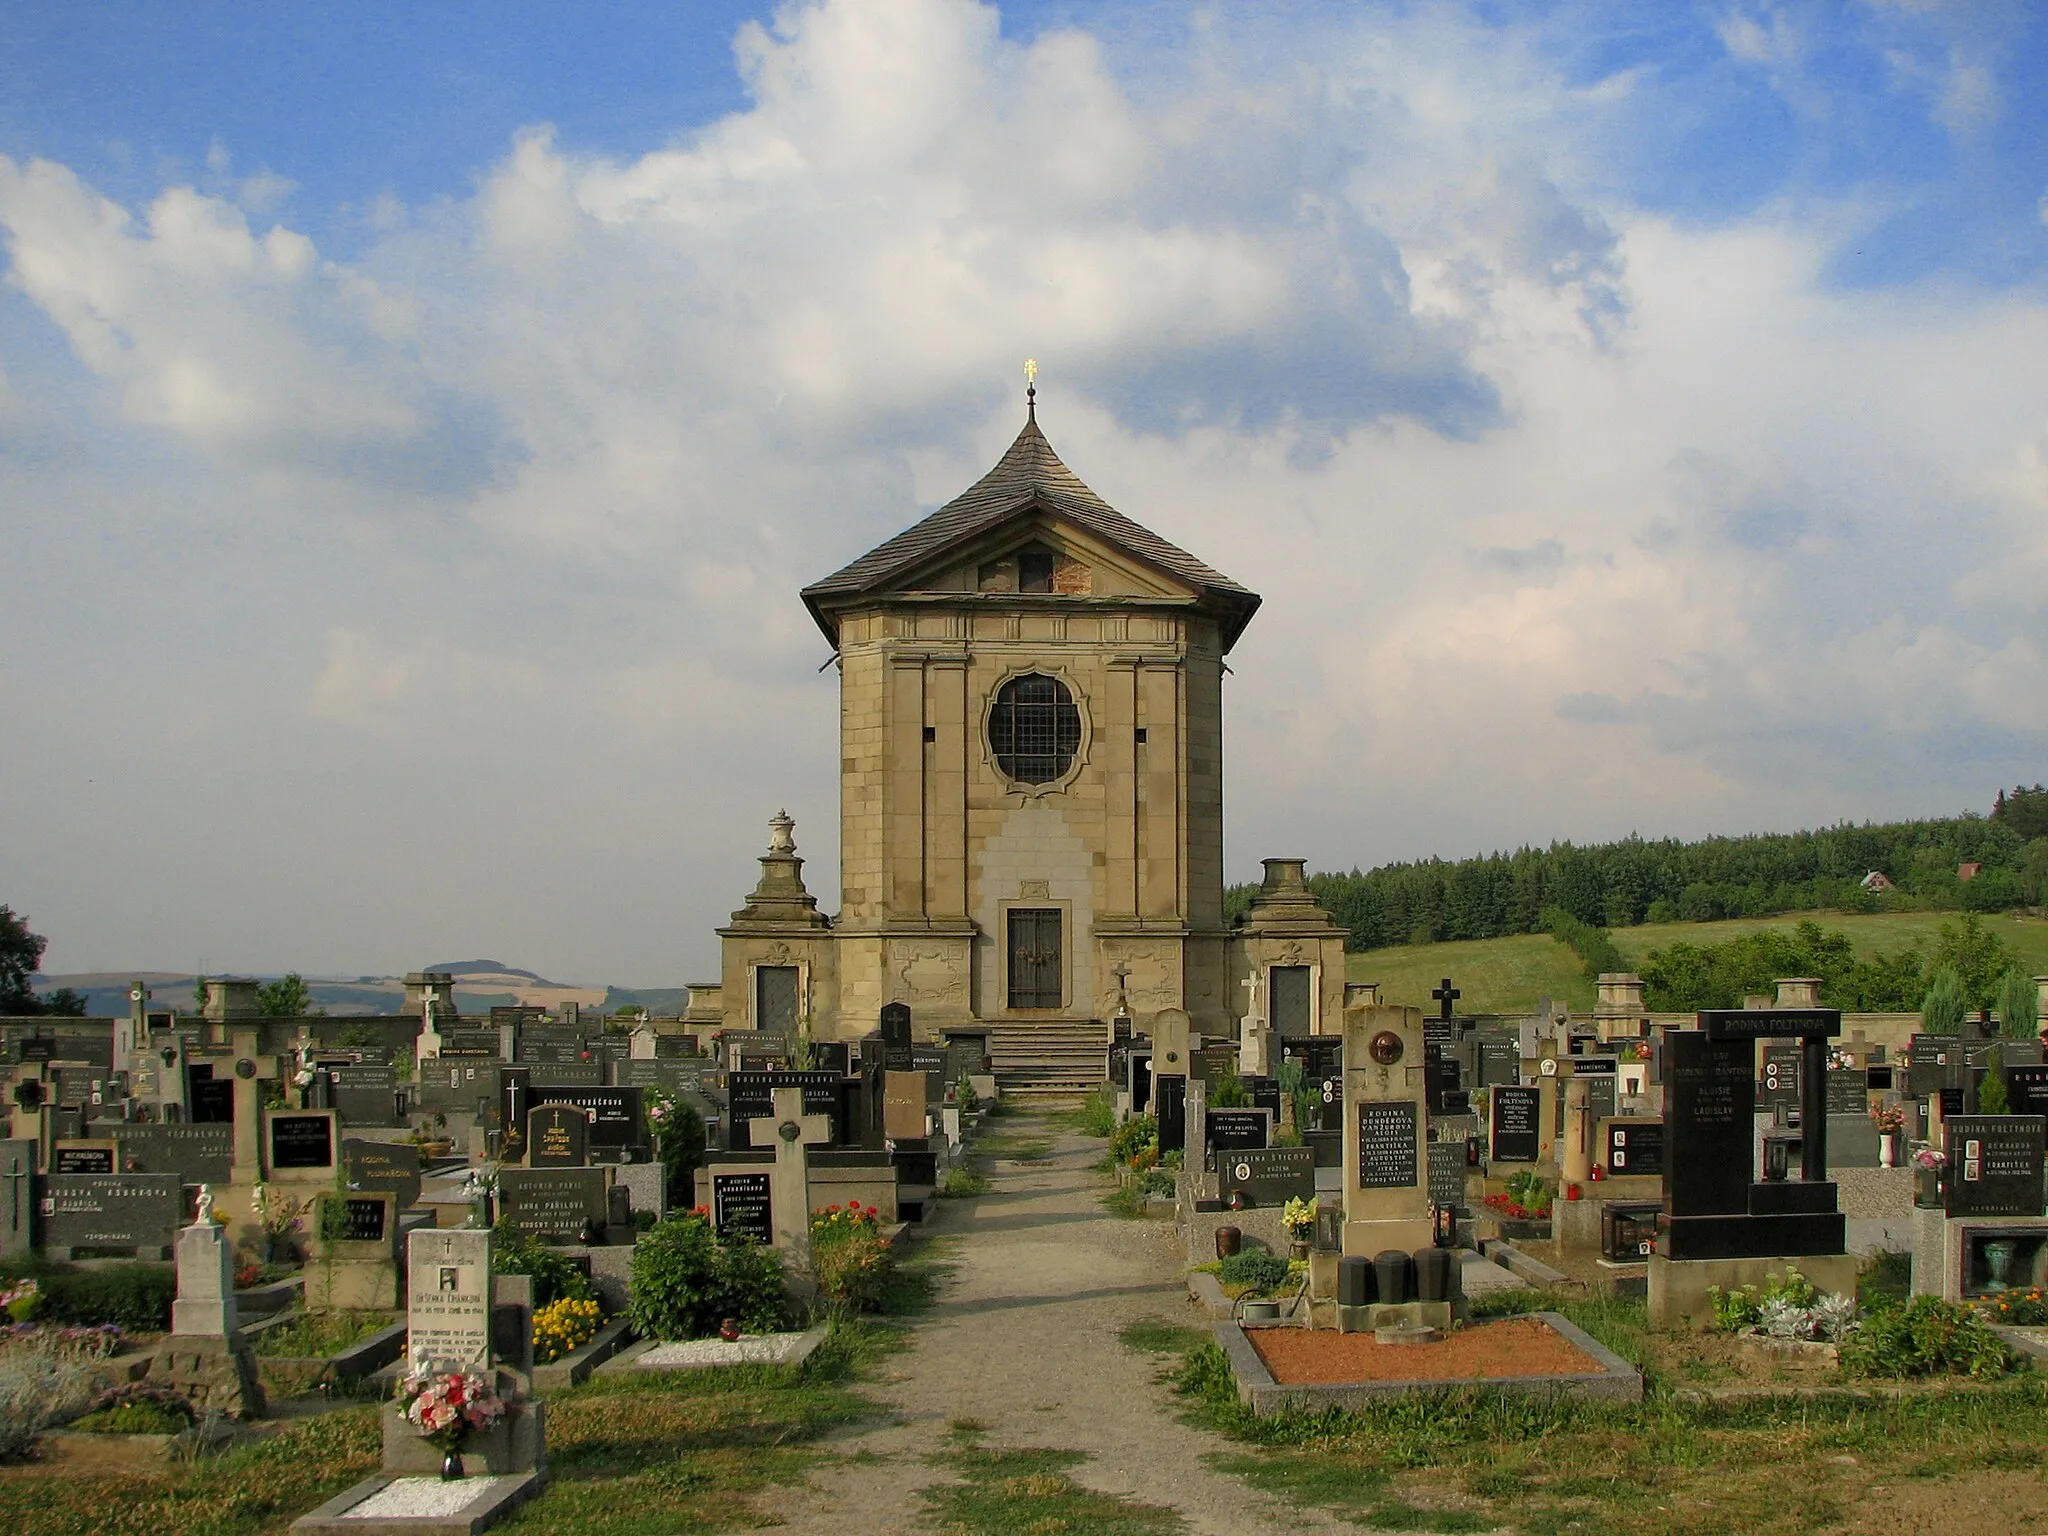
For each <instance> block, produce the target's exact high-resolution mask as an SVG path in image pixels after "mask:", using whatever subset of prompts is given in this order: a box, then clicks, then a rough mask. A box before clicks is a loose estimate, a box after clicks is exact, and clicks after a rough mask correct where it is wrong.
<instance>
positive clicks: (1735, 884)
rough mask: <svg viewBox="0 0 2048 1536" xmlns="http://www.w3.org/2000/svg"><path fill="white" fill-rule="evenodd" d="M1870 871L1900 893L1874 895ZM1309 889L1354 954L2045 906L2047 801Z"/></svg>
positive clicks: (1505, 860)
mask: <svg viewBox="0 0 2048 1536" xmlns="http://www.w3.org/2000/svg"><path fill="white" fill-rule="evenodd" d="M1966 864H1976V865H1978V866H1979V868H1978V870H1977V871H1976V872H1975V874H1974V875H1973V876H1972V877H1971V878H1969V879H1963V878H1961V877H1960V876H1959V873H1958V871H1959V870H1960V869H1961V868H1962V866H1964V865H1966ZM1873 870H1874V871H1877V872H1879V873H1882V874H1883V875H1884V876H1885V877H1886V879H1888V880H1889V881H1890V882H1891V884H1892V886H1893V889H1892V890H1890V891H1886V892H1881V893H1878V892H1871V891H1868V890H1866V889H1864V886H1863V881H1864V878H1865V877H1866V876H1867V875H1869V874H1870V873H1871V872H1872V871H1873ZM1309 887H1310V889H1311V890H1313V891H1314V892H1315V895H1316V899H1317V900H1318V901H1319V902H1321V903H1322V905H1323V906H1324V907H1325V908H1326V909H1327V910H1328V911H1329V913H1330V915H1331V916H1332V917H1334V918H1335V919H1336V920H1337V922H1338V923H1340V924H1342V925H1343V926H1344V927H1346V928H1348V929H1350V930H1351V937H1350V939H1349V941H1348V947H1349V948H1351V949H1354V950H1362V949H1379V948H1383V947H1385V946H1387V945H1390V944H1424V943H1443V942H1446V941H1450V940H1458V939H1493V938H1500V937H1502V936H1504V935H1507V934H1514V933H1539V932H1545V931H1548V930H1549V928H1550V926H1551V925H1550V924H1549V923H1548V922H1547V921H1546V919H1545V916H1544V914H1545V912H1546V911H1547V910H1548V909H1551V908H1557V909H1561V910H1562V911H1564V912H1566V913H1569V914H1570V915H1571V916H1572V917H1575V918H1577V919H1578V920H1579V921H1581V922H1584V923H1587V924H1591V925H1594V926H1598V927H1606V928H1626V927H1634V926H1635V925H1636V924H1638V923H1668V922H1680V921H1697V922H1711V921H1714V920H1716V919H1719V918H1729V917H1770V916H1775V915H1778V914H1780V913H1785V912H1803V911H1818V910H1836V911H1851V912H1856V911H1863V912H1882V911H1887V910H1913V909H1933V910H1953V911H1972V912H2002V911H2006V910H2009V909H2011V908H2013V907H2016V906H2021V905H2026V904H2039V903H2042V902H2044V901H2048V789H2044V788H2043V787H2042V786H2041V785H2039V784H2036V785H2035V786H2034V787H2033V788H2032V789H2027V788H2024V787H2018V788H2014V789H2012V790H2002V791H2000V793H1999V796H1998V799H1997V801H1996V802H1995V803H1994V805H1993V808H1992V812H1991V814H1990V815H1989V816H1980V815H1975V814H1969V815H1963V816H1955V817H1950V818H1946V819H1941V820H1930V821H1902V822H1888V823H1870V822H1866V823H1864V824H1863V825H1861V826H1855V825H1850V824H1846V823H1845V824H1843V825H1841V826H1836V827H1828V828H1825V829H1823V830H1820V831H1814V832H1785V833H1758V834H1751V835H1749V836H1744V837H1709V838H1702V839H1701V840H1700V841H1698V842H1690V843H1689V842H1682V841H1680V840H1678V839H1676V838H1663V839H1660V840H1658V841H1654V842H1651V841H1646V840H1645V839H1643V838H1641V837H1636V836H1630V837H1628V838H1625V839H1623V840H1621V841H1620V842H1613V843H1598V844H1591V845H1588V846H1586V847H1583V848H1582V847H1577V846H1575V845H1573V844H1571V843H1568V842H1565V843H1553V844H1551V845H1550V846H1549V847H1548V848H1518V849H1516V850H1515V851H1514V852H1513V853H1492V854H1486V855H1482V856H1480V857H1476V858H1469V859H1429V860H1426V861H1423V862H1419V863H1405V864H1383V865H1381V866H1379V867H1378V868H1376V869H1372V870H1368V871H1365V872H1363V873H1361V872H1360V871H1358V870H1356V869H1354V870H1352V871H1351V872H1350V873H1349V874H1329V873H1324V874H1316V875H1311V876H1310V877H1309ZM1257 889H1258V888H1257V887H1256V886H1252V885H1244V886H1233V887H1232V888H1231V889H1230V891H1229V892H1228V893H1227V896H1228V899H1227V910H1228V911H1229V912H1230V913H1231V914H1232V915H1233V916H1234V915H1235V914H1237V913H1239V912H1242V911H1244V910H1245V909H1246V908H1248V907H1249V906H1250V904H1251V898H1252V896H1253V894H1254V893H1255V892H1256V891H1257Z"/></svg>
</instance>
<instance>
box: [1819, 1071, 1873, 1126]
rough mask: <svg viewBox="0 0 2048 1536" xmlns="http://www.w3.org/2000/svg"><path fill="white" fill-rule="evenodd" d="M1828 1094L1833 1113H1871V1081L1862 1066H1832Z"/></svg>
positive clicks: (1830, 1109)
mask: <svg viewBox="0 0 2048 1536" xmlns="http://www.w3.org/2000/svg"><path fill="white" fill-rule="evenodd" d="M1827 1094H1828V1113H1829V1114H1831V1115H1867V1114H1869V1113H1870V1082H1869V1077H1868V1075H1867V1074H1866V1073H1865V1072H1864V1070H1863V1069H1862V1068H1861V1067H1830V1068H1829V1069H1828V1077H1827Z"/></svg>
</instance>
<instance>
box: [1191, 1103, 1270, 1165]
mask: <svg viewBox="0 0 2048 1536" xmlns="http://www.w3.org/2000/svg"><path fill="white" fill-rule="evenodd" d="M1268 1124H1269V1122H1268V1120H1267V1118H1266V1112H1265V1111H1264V1110H1263V1109H1212V1110H1209V1111H1208V1112H1207V1113H1205V1114H1204V1115H1203V1116H1202V1137H1203V1140H1204V1141H1206V1142H1207V1143H1208V1150H1209V1152H1210V1153H1211V1154H1212V1155H1213V1156H1214V1157H1215V1158H1216V1159H1217V1161H1218V1164H1219V1165H1220V1163H1221V1160H1222V1159H1223V1158H1225V1157H1228V1156H1229V1155H1230V1154H1232V1153H1234V1152H1246V1151H1251V1150H1253V1149H1256V1148H1261V1147H1264V1146H1265V1145H1266V1139H1267V1134H1266V1128H1267V1125H1268Z"/></svg>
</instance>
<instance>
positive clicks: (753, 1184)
mask: <svg viewBox="0 0 2048 1536" xmlns="http://www.w3.org/2000/svg"><path fill="white" fill-rule="evenodd" d="M770 1182H771V1177H770V1175H768V1174H766V1173H714V1174H712V1175H711V1222H712V1225H713V1226H714V1227H716V1228H717V1229H718V1235H719V1237H720V1239H722V1240H723V1241H726V1242H731V1241H733V1240H734V1239H736V1238H744V1239H745V1240H746V1241H748V1242H752V1243H759V1244H761V1245H762V1246H763V1247H767V1246H769V1245H771V1244H773V1243H774V1241H775V1210H774V1205H773V1203H772V1195H771V1192H770V1189H769V1184H770Z"/></svg>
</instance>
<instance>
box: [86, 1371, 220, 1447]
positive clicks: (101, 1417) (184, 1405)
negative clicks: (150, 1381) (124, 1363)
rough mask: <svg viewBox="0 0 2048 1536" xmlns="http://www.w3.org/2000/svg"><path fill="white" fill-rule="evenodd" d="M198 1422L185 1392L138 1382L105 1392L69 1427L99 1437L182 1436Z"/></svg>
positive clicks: (197, 1415)
mask: <svg viewBox="0 0 2048 1536" xmlns="http://www.w3.org/2000/svg"><path fill="white" fill-rule="evenodd" d="M198 1420H199V1414H198V1411H197V1410H196V1409H194V1408H193V1406H192V1403H191V1400H190V1399H189V1398H187V1397H186V1396H185V1395H184V1394H183V1393H182V1392H176V1391H173V1390H172V1389H171V1388H169V1387H152V1386H149V1385H147V1384H145V1383H143V1382H139V1381H138V1382H130V1383H128V1384H127V1385H125V1386H120V1387H115V1388H114V1389H113V1390H112V1391H108V1392H102V1393H101V1394H100V1395H99V1397H97V1398H96V1399H94V1401H93V1405H92V1408H91V1410H90V1411H89V1412H87V1413H86V1414H84V1415H83V1416H82V1417H80V1418H77V1419H74V1420H72V1421H71V1424H70V1426H69V1427H70V1428H72V1429H79V1430H84V1431H85V1432H86V1433H88V1434H97V1435H180V1434H183V1433H184V1432H185V1431H186V1430H188V1429H190V1428H191V1427H192V1426H193V1425H194V1424H195V1423H197V1422H198Z"/></svg>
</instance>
